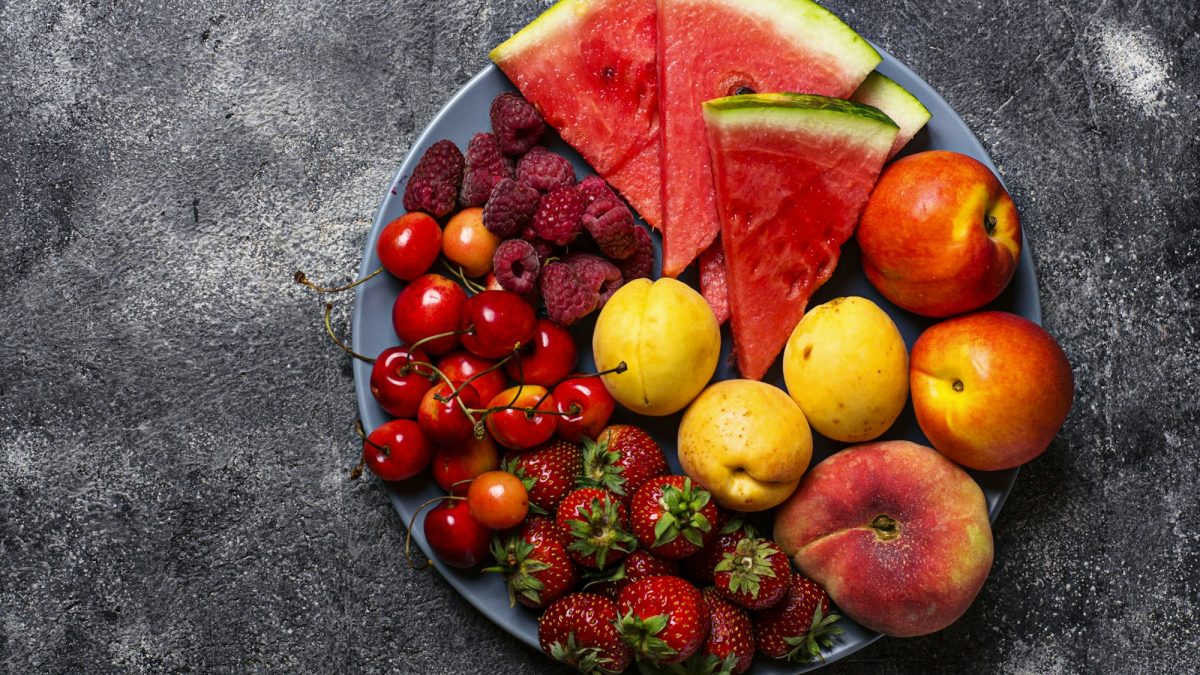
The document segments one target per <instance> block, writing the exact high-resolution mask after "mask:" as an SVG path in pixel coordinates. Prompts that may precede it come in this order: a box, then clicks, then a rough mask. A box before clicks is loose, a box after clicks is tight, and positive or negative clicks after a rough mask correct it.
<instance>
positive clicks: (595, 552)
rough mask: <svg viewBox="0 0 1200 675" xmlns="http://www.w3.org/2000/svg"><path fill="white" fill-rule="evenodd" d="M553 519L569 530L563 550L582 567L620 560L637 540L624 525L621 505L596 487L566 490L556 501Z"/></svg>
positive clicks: (626, 515)
mask: <svg viewBox="0 0 1200 675" xmlns="http://www.w3.org/2000/svg"><path fill="white" fill-rule="evenodd" d="M555 520H557V521H558V524H559V525H562V526H563V527H565V528H566V529H567V531H568V532H570V533H571V544H570V545H569V546H568V547H567V550H568V551H569V552H570V554H571V557H572V558H573V559H574V560H575V562H577V563H579V564H580V565H583V566H584V567H592V568H595V569H600V568H603V567H604V566H605V565H607V564H609V563H614V562H616V561H618V560H620V559H621V558H622V557H624V555H625V554H626V553H628V552H629V551H631V550H632V549H633V546H634V544H636V543H637V542H636V541H635V540H634V538H633V536H632V535H630V534H629V532H628V531H626V529H625V528H626V525H627V523H628V521H629V517H628V514H627V512H626V510H625V505H624V504H623V503H621V500H619V499H617V498H616V497H615V496H613V495H612V493H610V492H607V491H605V490H601V489H598V488H581V489H579V490H575V491H574V492H571V493H570V494H568V495H567V496H566V498H564V499H563V500H562V503H561V504H559V505H558V511H557V512H556V513H555Z"/></svg>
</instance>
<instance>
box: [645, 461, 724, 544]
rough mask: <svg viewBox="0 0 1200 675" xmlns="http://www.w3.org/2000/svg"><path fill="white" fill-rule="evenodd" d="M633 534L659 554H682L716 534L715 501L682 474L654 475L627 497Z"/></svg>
mask: <svg viewBox="0 0 1200 675" xmlns="http://www.w3.org/2000/svg"><path fill="white" fill-rule="evenodd" d="M629 509H630V512H631V516H632V521H631V522H632V528H633V534H634V536H636V537H637V539H638V543H639V544H641V545H642V547H643V548H646V549H648V550H650V552H651V553H653V554H654V555H656V556H659V557H660V558H671V559H673V560H677V559H679V558H686V557H688V556H690V555H692V554H694V553H696V552H698V551H699V550H700V549H702V548H704V544H705V543H707V542H708V541H709V540H711V539H712V538H713V537H715V536H716V534H717V530H716V528H715V527H714V524H715V523H716V522H717V505H716V504H715V503H713V502H712V495H710V494H709V493H708V491H707V490H705V489H703V488H701V487H699V486H697V485H695V484H693V483H692V479H691V478H688V477H686V476H657V477H655V478H651V479H650V480H648V481H646V482H645V483H643V484H642V486H641V487H640V488H638V491H637V492H635V493H634V494H633V498H632V499H630V500H629Z"/></svg>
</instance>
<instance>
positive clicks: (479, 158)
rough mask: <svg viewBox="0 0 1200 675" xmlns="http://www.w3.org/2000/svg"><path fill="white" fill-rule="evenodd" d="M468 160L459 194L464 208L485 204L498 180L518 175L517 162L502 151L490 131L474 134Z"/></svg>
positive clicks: (468, 151)
mask: <svg viewBox="0 0 1200 675" xmlns="http://www.w3.org/2000/svg"><path fill="white" fill-rule="evenodd" d="M466 163H467V168H466V171H464V172H463V179H462V190H461V191H460V192H459V193H458V203H459V204H460V205H462V206H463V208H466V207H469V206H483V204H484V202H486V201H487V200H488V196H489V195H491V194H492V188H494V187H496V183H499V182H500V181H501V180H504V179H505V178H512V177H513V176H514V175H516V163H515V162H513V160H512V158H511V157H506V156H505V155H504V154H503V153H501V152H500V145H499V144H498V143H497V141H496V137H495V136H494V135H492V134H488V133H478V134H475V137H474V138H472V139H471V142H470V143H468V144H467V160H466Z"/></svg>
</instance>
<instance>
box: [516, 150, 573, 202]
mask: <svg viewBox="0 0 1200 675" xmlns="http://www.w3.org/2000/svg"><path fill="white" fill-rule="evenodd" d="M517 180H518V181H520V182H522V183H525V184H526V185H530V186H532V187H533V188H534V189H536V190H537V191H538V192H540V193H542V194H546V193H547V192H552V191H553V190H555V189H556V188H560V187H570V186H572V185H574V184H575V169H572V168H571V163H570V162H568V161H567V158H566V157H563V156H562V155H556V154H554V153H553V152H550V151H549V150H547V149H545V148H543V147H541V146H538V147H535V148H534V149H532V150H530V151H529V152H528V153H527V154H526V155H525V156H524V157H522V158H521V161H520V162H517Z"/></svg>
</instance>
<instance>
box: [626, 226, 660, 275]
mask: <svg viewBox="0 0 1200 675" xmlns="http://www.w3.org/2000/svg"><path fill="white" fill-rule="evenodd" d="M633 237H634V239H636V240H637V248H636V249H635V250H634V252H633V255H631V256H629V257H628V258H626V259H624V260H619V261H617V267H619V268H621V276H622V277H624V278H625V282H626V283H629V282H630V281H633V280H634V279H642V278H646V279H649V278H651V277H653V276H654V242H653V241H652V240H651V239H650V233H649V232H647V231H646V228H644V227H634V228H633Z"/></svg>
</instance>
